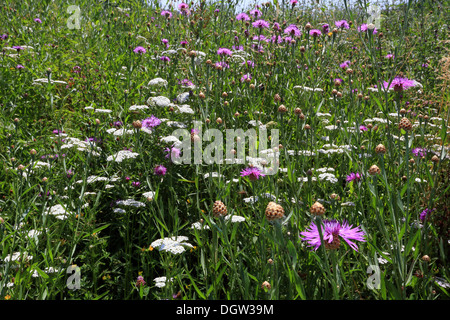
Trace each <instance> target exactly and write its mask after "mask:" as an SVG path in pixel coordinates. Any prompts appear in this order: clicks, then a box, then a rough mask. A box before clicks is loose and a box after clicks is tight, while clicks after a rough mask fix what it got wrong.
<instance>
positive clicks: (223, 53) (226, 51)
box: [217, 48, 233, 56]
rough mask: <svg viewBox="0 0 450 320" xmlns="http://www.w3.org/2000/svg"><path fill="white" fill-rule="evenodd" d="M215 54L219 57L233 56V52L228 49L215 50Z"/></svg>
mask: <svg viewBox="0 0 450 320" xmlns="http://www.w3.org/2000/svg"><path fill="white" fill-rule="evenodd" d="M217 54H218V55H219V56H231V55H233V52H232V51H231V50H230V49H227V48H219V49H218V50H217Z"/></svg>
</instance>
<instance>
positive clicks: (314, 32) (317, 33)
mask: <svg viewBox="0 0 450 320" xmlns="http://www.w3.org/2000/svg"><path fill="white" fill-rule="evenodd" d="M321 34H322V32H321V31H320V30H318V29H311V30H309V35H311V36H313V37H318V36H320V35H321Z"/></svg>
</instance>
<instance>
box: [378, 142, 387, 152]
mask: <svg viewBox="0 0 450 320" xmlns="http://www.w3.org/2000/svg"><path fill="white" fill-rule="evenodd" d="M375 152H376V153H378V154H385V153H386V147H385V146H384V145H382V144H381V143H380V144H379V145H377V146H376V147H375Z"/></svg>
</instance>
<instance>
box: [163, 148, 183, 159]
mask: <svg viewBox="0 0 450 320" xmlns="http://www.w3.org/2000/svg"><path fill="white" fill-rule="evenodd" d="M164 152H165V153H167V154H166V156H165V158H166V159H171V160H172V159H178V158H179V157H180V155H181V150H180V149H178V148H175V147H174V146H171V147H170V148H165V149H164Z"/></svg>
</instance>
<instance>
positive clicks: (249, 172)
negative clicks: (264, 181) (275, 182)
mask: <svg viewBox="0 0 450 320" xmlns="http://www.w3.org/2000/svg"><path fill="white" fill-rule="evenodd" d="M246 176H248V178H249V179H250V180H252V181H255V180H258V179H259V177H265V174H263V173H262V172H261V170H260V169H258V168H256V167H248V168H245V169H244V170H242V171H241V177H246Z"/></svg>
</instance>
